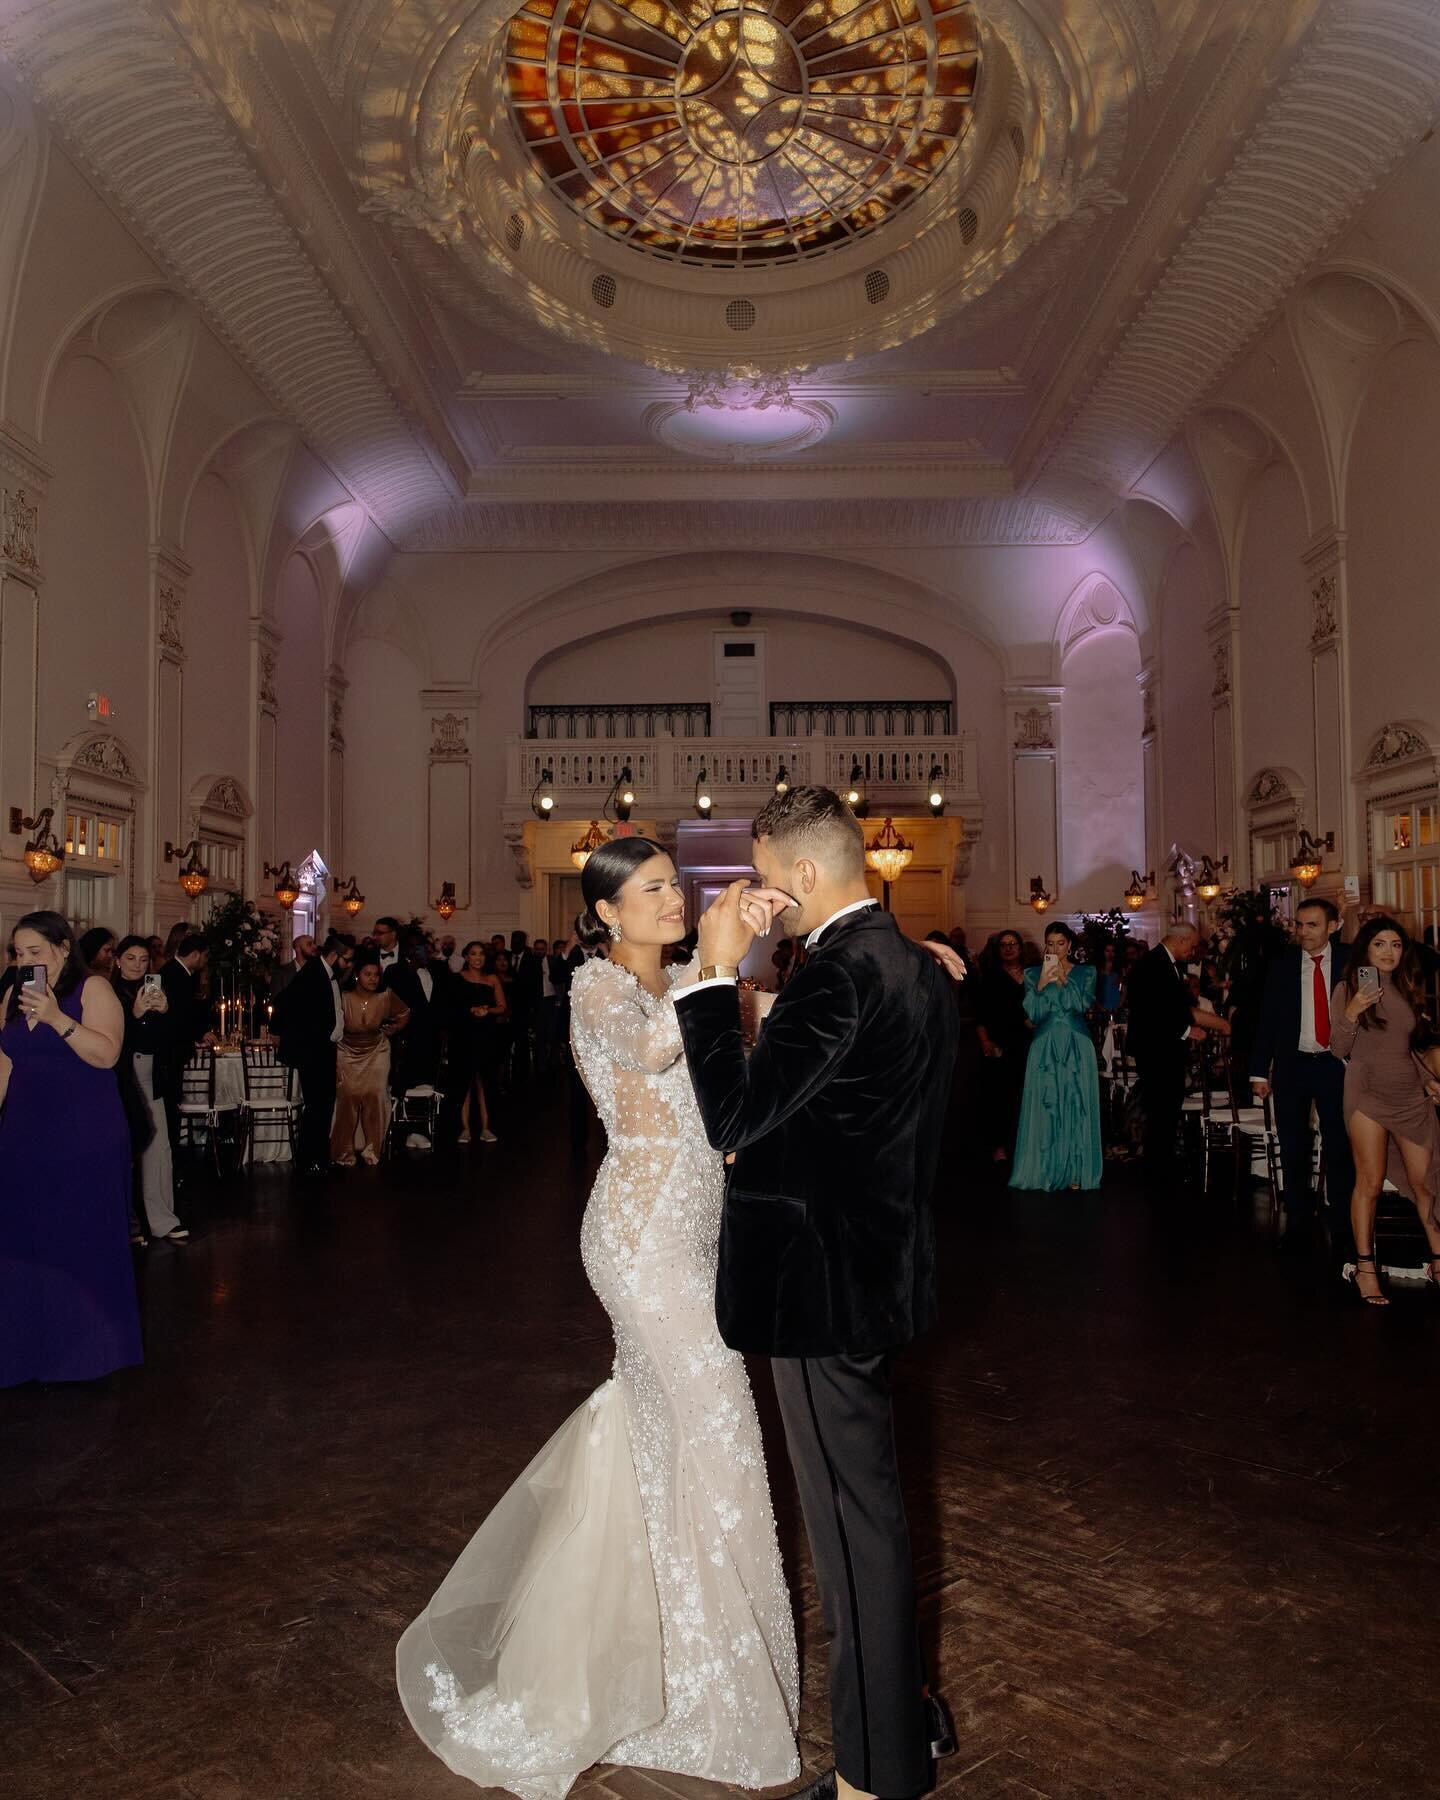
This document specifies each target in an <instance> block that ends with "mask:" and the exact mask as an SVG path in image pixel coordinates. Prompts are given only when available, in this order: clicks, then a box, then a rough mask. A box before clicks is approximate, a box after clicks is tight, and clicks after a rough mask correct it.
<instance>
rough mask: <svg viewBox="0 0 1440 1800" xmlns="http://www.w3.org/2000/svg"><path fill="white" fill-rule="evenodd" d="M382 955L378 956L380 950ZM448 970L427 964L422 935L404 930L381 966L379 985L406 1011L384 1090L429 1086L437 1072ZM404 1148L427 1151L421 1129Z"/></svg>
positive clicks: (396, 1091) (403, 1090) (393, 1044)
mask: <svg viewBox="0 0 1440 1800" xmlns="http://www.w3.org/2000/svg"><path fill="white" fill-rule="evenodd" d="M382 956H383V952H382ZM451 979H452V978H451V975H450V971H449V969H448V968H447V967H446V966H445V964H444V963H442V962H440V961H439V960H438V959H437V960H435V961H432V960H431V959H430V956H429V954H428V951H427V948H426V944H425V934H424V932H423V931H418V930H412V931H409V932H406V933H405V934H404V936H403V937H402V939H401V951H400V960H399V962H398V963H392V964H391V965H390V966H389V967H388V968H385V967H382V971H381V976H380V985H381V986H382V987H385V988H393V989H394V990H395V992H396V993H397V994H398V995H399V996H400V998H401V999H402V1000H403V1001H404V1002H405V1004H406V1006H408V1007H409V1009H410V1018H409V1021H408V1023H407V1024H406V1026H405V1029H404V1031H403V1032H401V1033H400V1035H399V1037H398V1038H397V1039H393V1040H392V1041H391V1045H390V1091H391V1092H392V1093H393V1094H396V1095H402V1094H404V1093H406V1092H407V1090H408V1089H410V1088H416V1087H434V1086H435V1083H436V1081H437V1079H438V1077H439V1072H440V1025H441V1019H442V1015H443V1008H444V1003H445V986H446V984H447V983H448V982H449V981H450V980H451ZM405 1144H406V1147H407V1149H410V1150H432V1149H434V1145H433V1144H432V1143H431V1141H430V1139H429V1138H428V1137H427V1136H426V1135H425V1133H424V1132H423V1131H420V1130H418V1129H416V1130H414V1131H412V1132H411V1133H410V1134H409V1136H408V1137H407V1138H406V1139H405Z"/></svg>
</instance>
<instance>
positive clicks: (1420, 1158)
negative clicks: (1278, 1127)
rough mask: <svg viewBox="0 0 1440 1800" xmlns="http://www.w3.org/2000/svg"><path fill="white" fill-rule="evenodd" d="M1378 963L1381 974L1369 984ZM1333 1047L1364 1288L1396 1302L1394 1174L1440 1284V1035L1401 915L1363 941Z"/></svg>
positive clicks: (1358, 1281) (1373, 927)
mask: <svg viewBox="0 0 1440 1800" xmlns="http://www.w3.org/2000/svg"><path fill="white" fill-rule="evenodd" d="M1366 968H1372V969H1374V970H1375V971H1376V972H1377V974H1378V976H1379V981H1378V983H1376V984H1375V985H1373V986H1367V985H1362V983H1361V980H1360V972H1361V970H1362V969H1366ZM1330 1017H1331V1029H1330V1048H1331V1051H1332V1052H1333V1053H1334V1054H1335V1055H1336V1056H1338V1057H1339V1058H1340V1060H1341V1061H1342V1062H1344V1063H1345V1064H1346V1065H1347V1066H1346V1070H1345V1125H1346V1129H1347V1130H1348V1131H1349V1133H1350V1145H1351V1148H1352V1149H1353V1151H1354V1153H1355V1191H1354V1193H1353V1194H1352V1195H1351V1199H1350V1224H1351V1228H1352V1230H1353V1231H1354V1234H1355V1286H1356V1289H1357V1291H1358V1292H1359V1294H1360V1297H1361V1299H1363V1300H1365V1301H1367V1302H1368V1303H1369V1304H1370V1305H1371V1306H1386V1305H1388V1304H1389V1302H1388V1301H1387V1300H1386V1298H1385V1295H1384V1292H1383V1290H1382V1289H1381V1286H1380V1274H1379V1270H1378V1268H1377V1266H1376V1262H1375V1209H1376V1207H1377V1205H1378V1204H1379V1201H1380V1190H1381V1188H1382V1186H1383V1185H1384V1182H1385V1178H1386V1176H1387V1174H1388V1176H1389V1178H1390V1180H1391V1181H1392V1182H1393V1183H1394V1184H1395V1186H1396V1187H1397V1188H1399V1189H1400V1191H1401V1192H1402V1193H1404V1194H1406V1195H1408V1197H1409V1198H1410V1199H1411V1200H1412V1201H1413V1202H1414V1204H1415V1210H1416V1211H1417V1212H1418V1213H1419V1215H1420V1223H1421V1224H1422V1225H1423V1226H1424V1228H1425V1236H1426V1239H1427V1241H1428V1243H1429V1247H1430V1267H1429V1279H1430V1281H1431V1282H1432V1283H1436V1284H1440V1220H1437V1180H1440V1123H1437V1121H1436V1117H1435V1102H1436V1101H1437V1100H1440V1081H1437V1080H1436V1079H1435V1077H1434V1076H1433V1075H1431V1074H1430V1072H1429V1070H1428V1069H1427V1068H1426V1066H1425V1064H1424V1063H1423V1062H1422V1061H1421V1059H1420V1053H1421V1052H1422V1051H1423V1050H1425V1049H1426V1048H1428V1046H1429V1044H1430V1041H1431V1039H1432V1037H1433V1027H1432V1026H1431V1023H1430V1020H1429V1019H1428V1018H1427V1016H1426V1005H1425V990H1424V984H1423V980H1422V977H1421V973H1420V963H1419V959H1418V958H1417V956H1416V954H1415V950H1414V948H1413V946H1412V945H1411V942H1410V939H1409V937H1408V936H1407V934H1406V932H1405V930H1404V928H1403V927H1402V926H1400V925H1398V924H1397V923H1396V921H1395V920H1394V919H1388V918H1383V917H1382V918H1378V919H1371V920H1370V921H1369V922H1368V923H1367V924H1366V925H1365V927H1364V929H1363V930H1362V931H1361V933H1360V935H1359V937H1357V938H1356V940H1355V946H1354V949H1353V950H1352V951H1351V953H1350V962H1349V966H1348V968H1347V969H1346V973H1345V978H1344V979H1343V980H1342V981H1341V982H1339V983H1338V984H1337V986H1336V988H1335V993H1334V995H1333V997H1332V999H1331V1002H1330Z"/></svg>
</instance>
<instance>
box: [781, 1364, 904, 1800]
mask: <svg viewBox="0 0 1440 1800" xmlns="http://www.w3.org/2000/svg"><path fill="white" fill-rule="evenodd" d="M771 1366H772V1368H773V1369H774V1373H775V1392H776V1394H777V1396H778V1397H779V1401H780V1412H781V1416H782V1418H783V1419H784V1421H785V1441H786V1445H787V1446H788V1448H789V1452H790V1461H791V1463H792V1465H793V1466H794V1469H795V1480H796V1485H797V1486H798V1488H799V1490H800V1506H801V1509H802V1511H803V1512H804V1515H805V1532H806V1536H807V1537H808V1538H809V1540H810V1554H811V1557H812V1559H813V1560H814V1564H815V1579H816V1582H817V1584H818V1585H819V1589H820V1603H821V1605H822V1607H823V1608H824V1612H825V1624H826V1628H827V1629H828V1631H829V1634H830V1719H831V1732H832V1736H833V1739H834V1744H835V1767H836V1769H837V1770H838V1771H839V1772H840V1774H841V1775H842V1776H844V1778H845V1780H846V1781H848V1782H849V1783H850V1784H851V1785H852V1786H853V1787H857V1788H859V1789H860V1790H861V1792H862V1793H867V1794H880V1795H884V1796H887V1800H902V1797H903V1796H907V1795H915V1794H920V1793H923V1792H924V1791H925V1790H926V1789H927V1788H928V1787H929V1786H930V1781H931V1763H930V1732H929V1722H928V1717H927V1714H926V1710H925V1699H924V1690H925V1675H924V1668H923V1664H922V1662H921V1656H920V1636H919V1631H918V1629H917V1626H916V1622H915V1575H914V1570H913V1567H912V1565H911V1560H910V1532H909V1528H908V1526H907V1524H906V1521H905V1503H904V1500H903V1498H902V1496H901V1493H900V1475H899V1471H898V1469H897V1468H896V1464H895V1430H894V1422H893V1419H892V1416H891V1409H890V1378H889V1372H888V1369H887V1365H886V1359H885V1358H884V1357H883V1356H861V1357H855V1356H815V1357H777V1358H775V1360H774V1362H773V1363H772V1365H771Z"/></svg>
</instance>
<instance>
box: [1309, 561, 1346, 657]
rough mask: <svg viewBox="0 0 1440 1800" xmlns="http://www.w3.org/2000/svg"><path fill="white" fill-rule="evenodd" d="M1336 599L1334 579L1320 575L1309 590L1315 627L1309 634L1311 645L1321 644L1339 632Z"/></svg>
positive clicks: (1330, 576)
mask: <svg viewBox="0 0 1440 1800" xmlns="http://www.w3.org/2000/svg"><path fill="white" fill-rule="evenodd" d="M1336 598H1337V595H1336V590H1335V577H1334V576H1333V575H1322V576H1321V577H1320V579H1319V581H1317V582H1316V583H1315V585H1314V587H1312V588H1311V590H1310V603H1311V605H1312V606H1313V607H1314V609H1315V626H1314V629H1313V630H1312V631H1311V633H1310V642H1311V643H1312V644H1323V643H1324V642H1325V641H1326V640H1327V639H1328V638H1332V637H1334V636H1335V634H1336V632H1337V631H1338V630H1339V624H1338V622H1337V620H1336V616H1335V604H1336Z"/></svg>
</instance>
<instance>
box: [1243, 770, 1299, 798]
mask: <svg viewBox="0 0 1440 1800" xmlns="http://www.w3.org/2000/svg"><path fill="white" fill-rule="evenodd" d="M1292 797H1293V796H1292V795H1291V793H1290V787H1289V784H1288V783H1287V782H1286V780H1285V777H1284V776H1283V775H1281V774H1280V773H1279V772H1278V771H1277V770H1275V769H1262V770H1261V771H1260V773H1259V774H1258V775H1257V776H1256V777H1255V780H1254V781H1253V782H1252V783H1251V786H1250V793H1249V795H1248V804H1249V805H1251V806H1268V805H1269V804H1270V803H1271V802H1272V801H1274V800H1289V799H1291V798H1292Z"/></svg>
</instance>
